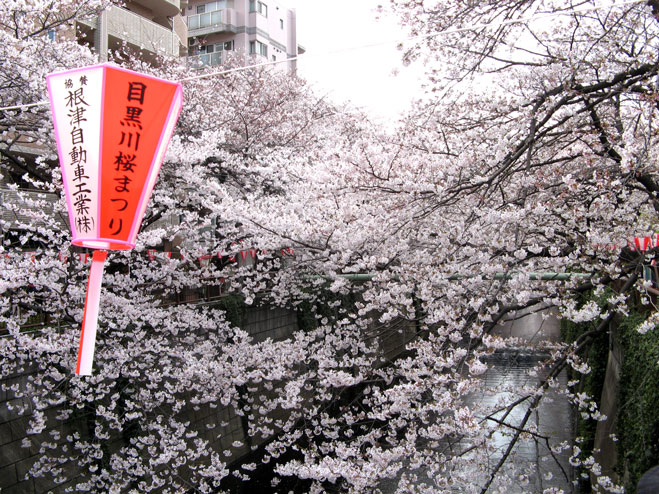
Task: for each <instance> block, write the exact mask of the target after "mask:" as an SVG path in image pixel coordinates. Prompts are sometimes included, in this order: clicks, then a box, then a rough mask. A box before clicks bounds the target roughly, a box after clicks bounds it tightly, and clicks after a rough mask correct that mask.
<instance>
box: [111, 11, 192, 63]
mask: <svg viewBox="0 0 659 494" xmlns="http://www.w3.org/2000/svg"><path fill="white" fill-rule="evenodd" d="M108 34H110V35H112V36H116V37H117V38H120V39H122V40H124V41H126V42H128V43H131V44H133V45H136V46H139V47H140V48H142V49H145V50H149V51H152V52H155V53H165V54H167V55H171V56H178V54H179V40H178V37H177V36H175V35H174V33H173V32H172V30H171V29H167V28H165V27H163V26H161V25H159V24H156V23H155V22H152V21H149V20H147V19H145V18H144V17H142V16H140V15H138V14H135V13H133V12H131V11H129V10H125V9H122V8H119V7H112V8H111V9H109V11H108Z"/></svg>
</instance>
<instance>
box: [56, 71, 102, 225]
mask: <svg viewBox="0 0 659 494" xmlns="http://www.w3.org/2000/svg"><path fill="white" fill-rule="evenodd" d="M86 85H87V76H85V75H82V76H80V77H79V78H78V79H76V80H75V82H74V79H68V78H67V79H65V80H64V87H65V88H66V91H65V93H64V94H65V95H66V96H65V100H66V101H65V107H66V109H67V117H68V118H69V125H70V126H71V131H70V137H71V151H70V152H69V158H70V160H71V162H70V164H69V166H70V167H71V177H72V178H71V182H72V184H73V190H72V191H71V193H72V197H73V207H74V211H75V222H74V226H75V229H76V230H77V231H78V232H79V233H88V232H90V231H91V230H93V229H94V227H95V225H94V218H93V216H92V214H90V213H91V212H90V207H89V203H90V202H91V200H92V199H91V197H90V195H91V193H92V191H91V189H90V188H89V185H88V181H89V176H88V175H87V173H86V172H85V166H86V164H87V149H86V147H85V129H86V125H85V122H87V118H86V117H85V113H86V112H87V110H88V108H89V104H88V103H87V101H86V100H85V87H86Z"/></svg>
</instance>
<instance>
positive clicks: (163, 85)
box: [47, 64, 183, 375]
mask: <svg viewBox="0 0 659 494" xmlns="http://www.w3.org/2000/svg"><path fill="white" fill-rule="evenodd" d="M47 82H48V93H49V97H50V105H51V109H52V112H53V123H54V126H55V136H56V138H57V151H58V154H59V161H60V167H61V169H62V179H63V182H64V192H65V194H66V201H67V206H68V211H69V223H70V226H71V233H72V237H73V240H72V242H73V244H74V245H78V246H80V247H88V248H91V249H101V250H102V251H105V250H126V249H132V248H133V247H134V246H135V241H136V238H137V233H138V231H139V228H140V225H141V223H142V219H143V216H144V212H145V210H146V206H147V204H148V201H149V198H150V197H151V192H152V191H153V187H154V185H155V182H156V179H157V177H158V172H159V171H160V166H161V165H162V161H163V158H164V155H165V151H166V149H167V145H168V143H169V140H170V139H171V136H172V134H173V132H174V126H175V125H176V121H177V120H178V116H179V113H180V111H181V106H182V101H183V92H182V89H181V85H180V84H179V83H175V82H170V81H165V80H161V79H157V78H155V77H151V76H148V75H144V74H139V73H137V72H133V71H130V70H126V69H123V68H120V67H117V66H114V65H111V64H102V65H95V66H92V67H84V68H80V69H74V70H68V71H64V72H57V73H54V74H50V75H48V76H47ZM104 260H105V253H104V252H103V253H101V252H95V253H94V255H93V256H92V267H91V270H90V279H89V286H88V291H87V300H86V302H85V316H84V320H83V327H82V334H81V341H80V351H79V354H78V366H77V368H76V374H82V375H88V374H91V366H92V359H93V353H94V346H95V332H96V317H97V314H98V305H99V301H100V286H101V280H102V276H103V262H104Z"/></svg>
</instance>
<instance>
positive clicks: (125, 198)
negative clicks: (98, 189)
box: [108, 81, 148, 236]
mask: <svg viewBox="0 0 659 494" xmlns="http://www.w3.org/2000/svg"><path fill="white" fill-rule="evenodd" d="M146 90H147V86H146V84H144V83H142V82H137V81H133V82H129V83H128V91H127V95H126V112H125V114H124V116H123V118H122V119H121V120H120V121H119V126H120V128H121V134H120V138H119V142H118V143H117V148H118V151H117V154H116V156H115V158H114V163H113V165H114V176H113V180H114V187H113V189H112V191H113V193H112V196H111V198H110V202H111V203H112V204H113V206H114V213H113V215H112V217H111V218H110V224H109V225H108V226H109V229H110V231H111V235H113V236H115V235H120V234H121V233H122V230H123V228H124V218H123V217H122V214H121V213H123V212H124V211H126V210H127V209H129V210H131V209H132V207H131V208H129V207H128V206H129V201H130V199H131V197H135V195H133V194H131V188H132V187H133V186H132V185H131V184H132V182H133V179H134V175H135V168H136V167H137V166H138V164H137V162H138V151H139V148H140V137H141V130H142V121H141V117H142V112H143V111H144V98H145V96H146ZM147 165H148V164H147ZM136 186H137V187H140V188H141V186H142V185H141V184H139V185H136ZM138 197H139V196H138ZM131 206H132V205H131ZM126 224H127V225H128V227H130V221H126Z"/></svg>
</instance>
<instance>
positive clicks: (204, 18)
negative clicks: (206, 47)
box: [186, 9, 238, 37]
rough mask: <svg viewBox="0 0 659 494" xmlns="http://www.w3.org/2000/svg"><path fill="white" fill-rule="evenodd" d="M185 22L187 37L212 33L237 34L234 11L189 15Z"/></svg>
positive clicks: (225, 10) (224, 10)
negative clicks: (186, 24)
mask: <svg viewBox="0 0 659 494" xmlns="http://www.w3.org/2000/svg"><path fill="white" fill-rule="evenodd" d="M186 20H187V23H188V36H189V37H192V36H205V35H207V34H212V33H232V34H236V33H238V25H237V15H236V11H235V10H234V9H222V10H215V11H213V12H206V13H204V14H195V15H189V16H187V17H186Z"/></svg>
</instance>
